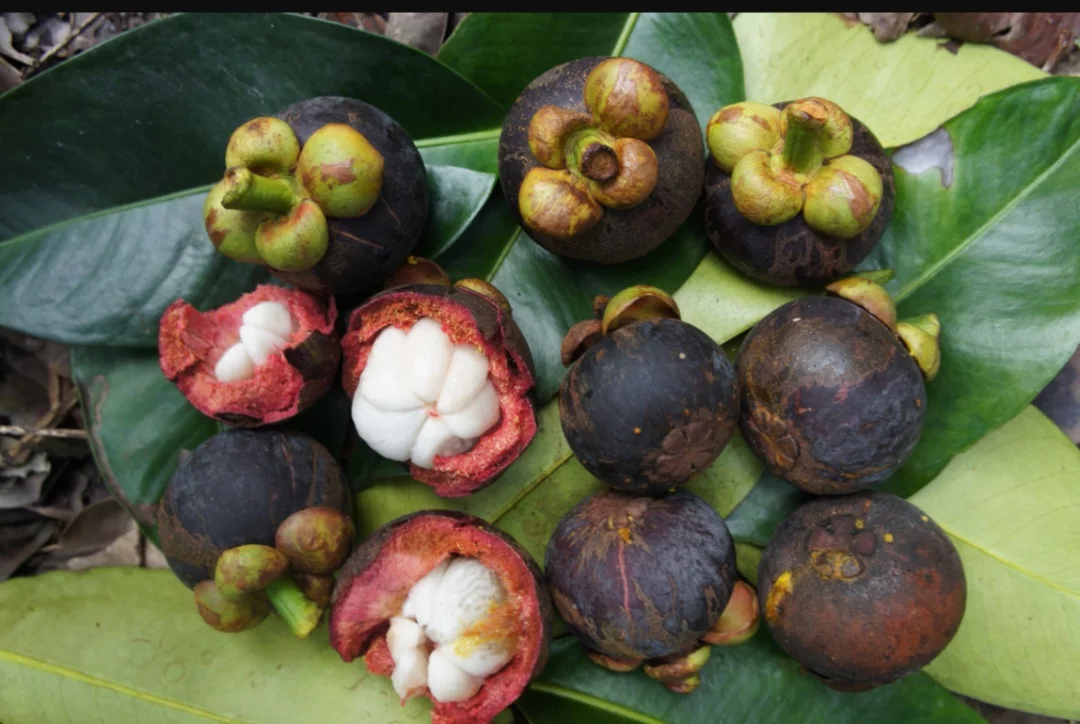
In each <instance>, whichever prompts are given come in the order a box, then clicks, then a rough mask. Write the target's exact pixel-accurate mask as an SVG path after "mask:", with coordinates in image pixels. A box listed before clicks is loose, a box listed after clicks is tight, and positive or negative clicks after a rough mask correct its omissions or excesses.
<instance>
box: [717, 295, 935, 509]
mask: <svg viewBox="0 0 1080 724" xmlns="http://www.w3.org/2000/svg"><path fill="white" fill-rule="evenodd" d="M736 364H737V368H738V375H739V385H740V389H741V395H742V404H741V412H740V426H741V429H742V432H743V437H744V438H745V439H746V441H747V443H749V445H750V447H751V449H753V451H754V452H755V454H756V455H757V456H758V457H759V458H761V459H762V460H763V461H764V463H765V465H766V467H767V468H768V469H769V471H770V472H772V473H773V474H774V475H776V476H777V477H780V478H783V479H784V480H787V481H788V482H790V483H792V484H793V485H796V486H798V487H799V488H802V489H803V490H805V491H807V492H810V493H813V494H815V495H835V494H842V493H849V492H853V491H855V490H858V489H860V488H865V487H867V486H870V485H873V484H875V483H877V482H880V481H882V480H885V479H886V478H888V477H889V476H890V475H892V474H893V473H895V472H896V470H897V469H899V468H900V466H901V465H903V464H904V462H906V461H907V459H908V457H910V455H911V453H912V451H913V450H914V448H915V444H916V443H917V442H918V439H919V436H920V434H921V432H922V426H923V421H924V419H925V416H926V387H925V385H924V382H923V377H922V373H921V372H920V370H919V367H918V366H917V365H916V363H915V361H914V360H913V359H912V357H911V355H910V354H908V352H907V350H905V349H904V347H903V345H902V344H901V343H900V342H899V340H898V339H897V337H896V335H895V334H894V333H893V332H892V331H891V330H890V329H889V328H888V327H887V326H886V325H885V324H884V323H883V322H881V321H880V320H879V319H877V318H876V317H875V316H873V315H872V314H870V313H869V312H867V311H866V310H864V309H862V308H861V307H859V306H857V305H855V304H853V303H851V302H849V301H847V300H845V299H841V298H838V297H833V296H822V297H803V298H801V299H797V300H795V301H793V302H789V303H788V304H786V305H784V306H782V307H780V308H779V309H777V310H775V311H774V312H772V313H771V314H770V315H768V316H767V317H765V318H764V319H763V320H761V321H760V322H759V323H758V324H757V325H755V327H754V328H753V329H752V330H751V331H750V332H749V333H748V334H747V336H746V339H745V340H744V341H743V344H742V346H741V348H740V350H739V355H738V359H737V362H736Z"/></svg>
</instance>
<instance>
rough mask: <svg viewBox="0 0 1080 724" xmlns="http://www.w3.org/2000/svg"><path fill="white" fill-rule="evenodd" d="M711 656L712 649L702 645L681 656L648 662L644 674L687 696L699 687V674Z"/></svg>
mask: <svg viewBox="0 0 1080 724" xmlns="http://www.w3.org/2000/svg"><path fill="white" fill-rule="evenodd" d="M711 655H712V648H711V647H710V646H708V645H704V646H701V647H699V648H696V649H694V650H693V651H691V652H690V653H688V654H684V655H682V656H669V657H665V658H663V659H659V660H654V661H650V662H649V663H647V664H645V674H646V675H647V676H650V677H652V678H654V679H656V680H657V681H660V682H662V683H663V684H664V685H665V686H667V688H668V689H670V690H671V691H673V692H675V693H676V694H689V693H691V692H692V691H694V689H696V688H697V687H698V686H700V685H701V676H700V672H701V670H702V669H703V668H705V664H706V663H708V661H709V658H710V656H711Z"/></svg>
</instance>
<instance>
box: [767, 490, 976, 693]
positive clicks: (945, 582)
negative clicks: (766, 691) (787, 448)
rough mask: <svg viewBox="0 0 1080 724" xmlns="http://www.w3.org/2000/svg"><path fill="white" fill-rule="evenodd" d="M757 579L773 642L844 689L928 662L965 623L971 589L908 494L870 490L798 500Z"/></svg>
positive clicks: (944, 539)
mask: <svg viewBox="0 0 1080 724" xmlns="http://www.w3.org/2000/svg"><path fill="white" fill-rule="evenodd" d="M758 585H759V586H760V588H759V589H758V596H759V599H760V604H761V610H762V614H763V616H764V618H765V622H766V624H767V625H768V627H769V630H770V631H771V632H772V635H773V638H775V639H776V642H777V643H778V644H779V645H780V647H781V648H782V649H784V651H786V652H787V653H788V654H789V655H790V656H791V657H792V658H793V659H795V660H796V661H798V662H799V663H800V664H802V665H803V667H805V668H806V669H807V670H809V671H810V672H811V673H813V674H815V675H817V676H818V677H820V678H821V679H823V680H824V682H825V683H826V684H827V685H829V686H830V687H832V688H835V689H840V690H842V691H863V690H866V689H871V688H873V687H875V686H880V685H882V684H887V683H890V682H892V681H896V680H897V679H899V678H901V677H903V676H906V675H907V674H910V673H911V672H913V671H915V670H917V669H919V668H921V667H923V666H925V665H926V664H928V663H930V662H931V661H932V660H933V659H934V657H936V656H937V655H938V654H939V653H941V651H942V650H943V649H944V648H945V647H946V646H947V645H948V643H949V642H950V641H951V640H952V638H953V636H954V635H955V634H956V631H957V629H958V628H959V627H960V621H961V619H962V618H963V615H964V607H965V603H966V597H967V584H966V580H965V577H964V567H963V564H962V563H961V560H960V556H959V554H958V553H957V552H956V548H955V547H954V546H953V544H952V541H950V540H949V537H948V535H946V534H945V532H944V531H942V530H941V528H940V527H938V525H937V524H936V523H934V521H932V520H931V519H930V518H929V516H927V515H925V514H924V513H923V512H922V511H921V510H919V509H918V508H916V507H915V506H914V505H912V504H911V503H909V502H907V501H906V500H903V499H902V498H898V497H896V496H895V495H889V494H886V493H877V492H871V491H862V492H859V493H854V494H852V495H845V496H840V497H829V498H819V499H817V500H813V501H811V502H809V503H806V504H805V505H803V506H801V507H800V508H798V509H797V510H796V511H795V512H794V513H792V514H791V515H790V516H789V517H788V518H787V519H786V520H784V522H782V523H781V524H780V526H779V527H778V528H777V529H776V531H775V532H774V533H773V535H772V538H771V539H770V540H769V543H768V545H767V546H766V547H765V551H764V553H763V555H762V557H761V563H760V565H759V568H758Z"/></svg>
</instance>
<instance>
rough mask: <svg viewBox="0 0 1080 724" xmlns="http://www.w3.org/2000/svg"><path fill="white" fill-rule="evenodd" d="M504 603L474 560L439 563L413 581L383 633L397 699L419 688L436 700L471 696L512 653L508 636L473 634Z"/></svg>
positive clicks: (498, 588) (498, 587)
mask: <svg viewBox="0 0 1080 724" xmlns="http://www.w3.org/2000/svg"><path fill="white" fill-rule="evenodd" d="M505 603H506V590H505V589H504V588H503V586H502V583H500V581H499V579H498V577H497V576H496V575H495V573H494V572H492V571H491V570H490V569H488V568H487V566H485V565H484V564H483V563H481V562H480V561H478V560H476V559H475V558H452V559H450V560H447V561H443V562H442V563H440V564H439V565H438V566H436V567H435V568H434V569H432V570H431V572H430V573H428V574H427V575H426V576H424V577H423V578H421V579H420V580H419V581H417V582H416V584H414V585H413V587H412V588H411V589H410V590H409V595H408V596H407V597H406V599H405V603H404V604H403V605H402V607H401V613H400V615H398V616H395V617H394V618H392V619H390V628H389V630H388V631H387V634H386V645H387V648H389V649H390V657H391V658H392V659H393V661H394V671H393V673H392V674H391V677H390V681H391V683H392V684H393V685H394V691H396V692H397V694H398V696H400V697H401V698H402V699H403V700H404V699H407V698H408V697H409V696H412V695H413V694H414V693H415V692H416V691H417V689H419V688H420V687H423V686H427V688H428V691H429V692H430V694H431V696H432V698H433V699H435V700H436V701H440V702H453V701H465V700H466V699H470V698H472V697H473V696H475V695H476V692H478V691H479V690H480V687H481V686H483V683H484V679H485V678H486V677H488V676H491V675H492V674H494V673H495V672H497V671H498V670H499V669H501V668H503V667H504V666H506V664H507V663H509V662H510V659H511V658H513V655H514V644H515V642H514V640H513V638H505V637H499V636H496V637H492V636H491V635H490V633H489V634H487V635H481V634H478V633H475V632H477V631H482V630H483V623H484V622H485V620H486V619H487V618H488V617H489V616H491V615H492V613H493V612H494V611H495V609H497V608H498V607H499V606H502V605H504V604H505ZM470 630H472V631H473V632H474V633H471V634H470V633H469V631H470Z"/></svg>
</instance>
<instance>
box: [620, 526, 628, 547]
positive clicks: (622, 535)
mask: <svg viewBox="0 0 1080 724" xmlns="http://www.w3.org/2000/svg"><path fill="white" fill-rule="evenodd" d="M619 538H621V539H622V542H623V543H629V542H630V529H629V528H619Z"/></svg>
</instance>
